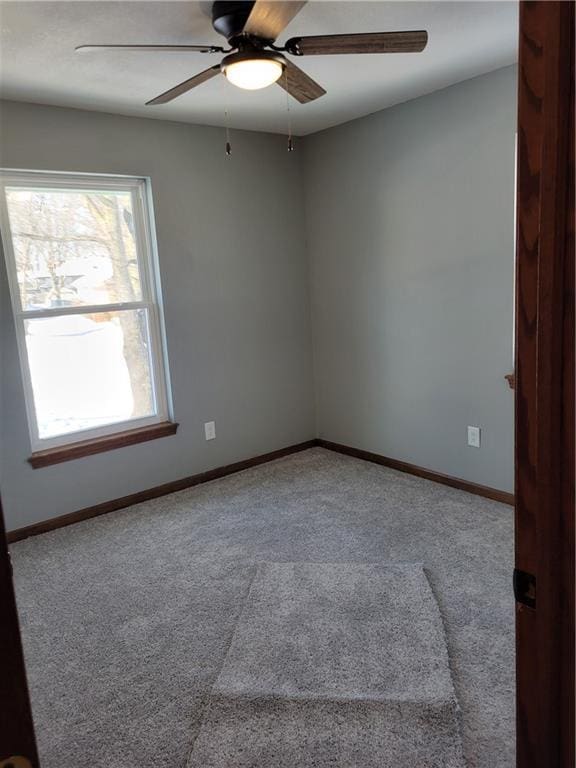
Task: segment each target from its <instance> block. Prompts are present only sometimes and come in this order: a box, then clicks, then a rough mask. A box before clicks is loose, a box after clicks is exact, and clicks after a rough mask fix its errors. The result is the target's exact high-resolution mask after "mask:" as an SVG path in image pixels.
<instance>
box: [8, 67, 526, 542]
mask: <svg viewBox="0 0 576 768" xmlns="http://www.w3.org/2000/svg"><path fill="white" fill-rule="evenodd" d="M515 97H516V71H515V69H514V68H507V69H503V70H499V71H497V72H494V73H491V74H489V75H486V76H483V77H479V78H476V79H474V80H470V81H467V82H464V83H461V84H459V85H456V86H454V87H452V88H448V89H446V90H443V91H439V92H437V93H434V94H432V95H430V96H426V97H423V98H421V99H417V100H415V101H412V102H408V103H406V104H402V105H400V106H397V107H394V108H392V109H388V110H385V111H384V112H380V113H378V114H375V115H372V116H370V117H366V118H363V119H361V120H357V121H354V122H352V123H349V124H347V125H344V126H340V127H338V128H334V129H331V130H329V131H325V132H323V133H320V134H316V135H315V136H311V137H308V138H306V139H305V140H304V141H303V142H301V144H300V149H301V150H302V149H303V151H299V152H295V153H292V154H288V153H287V152H286V150H285V141H284V139H283V138H282V137H280V136H271V135H267V134H255V133H248V132H234V134H233V144H234V154H233V156H232V158H231V159H226V158H225V157H224V155H223V139H224V136H223V131H222V130H220V129H212V128H203V127H193V126H187V125H183V124H177V123H169V122H160V121H157V120H142V119H135V118H126V117H119V116H113V115H105V114H100V113H96V112H83V111H79V110H69V109H60V108H53V107H43V106H36V105H30V104H19V103H13V102H12V103H11V102H5V103H3V104H2V108H1V110H0V129H1V135H0V139H1V143H2V155H1V157H0V164H1V165H2V166H4V167H12V168H30V169H52V170H69V171H84V172H98V173H127V174H134V175H146V176H150V177H151V179H152V190H153V196H154V205H155V214H156V225H157V233H158V246H159V254H160V271H161V279H162V287H163V293H164V296H165V297H166V306H165V319H166V329H167V336H168V354H169V359H170V372H171V378H172V389H173V396H174V405H175V418H176V419H177V420H178V421H179V423H180V429H179V431H178V434H177V435H176V436H174V437H167V438H163V439H161V440H157V441H153V442H150V443H143V444H141V445H137V446H132V447H129V448H123V449H120V450H118V451H113V452H111V453H105V454H100V455H97V456H92V457H87V458H84V459H80V460H77V461H75V462H72V463H66V464H60V465H55V466H53V467H48V468H44V469H38V470H32V469H31V468H30V466H29V465H28V463H27V461H26V459H27V458H28V456H29V454H30V446H29V442H28V431H27V429H26V415H25V410H24V402H23V394H22V384H21V381H20V373H19V365H18V359H17V351H16V345H15V340H14V333H13V323H12V318H11V311H10V303H9V297H8V289H7V285H6V279H5V274H4V272H3V271H1V270H3V265H2V266H0V283H1V285H0V322H1V329H2V333H1V339H0V341H1V344H0V351H1V353H2V357H1V359H0V364H1V374H2V375H1V378H0V385H1V386H0V391H2V399H1V406H2V413H1V414H0V416H1V431H0V437H1V438H2V452H3V455H2V456H1V457H0V458H1V466H2V477H1V487H2V496H3V501H4V506H5V514H6V518H7V524H8V527H9V528H10V529H11V528H17V527H20V526H24V525H28V524H30V523H33V522H36V521H38V520H43V519H47V518H50V517H54V516H57V515H62V514H65V513H67V512H71V511H74V510H76V509H81V508H83V507H86V506H89V505H92V504H96V503H99V502H102V501H106V500H108V499H113V498H117V497H119V496H123V495H126V494H129V493H133V492H135V491H139V490H142V489H144V488H148V487H152V486H155V485H158V484H160V483H165V482H169V481H170V480H175V479H178V478H180V477H184V476H186V475H189V474H193V473H196V472H200V471H203V470H205V469H209V468H212V467H216V466H221V465H223V464H227V463H230V462H233V461H236V460H239V459H242V458H246V457H249V456H254V455H256V454H258V453H264V452H266V451H270V450H274V449H276V448H280V447H283V446H286V445H290V444H293V443H297V442H300V441H303V440H306V439H309V438H311V437H313V436H314V435H316V434H317V435H319V436H321V437H324V438H326V439H328V440H333V441H335V442H341V443H345V444H348V445H352V446H355V447H357V448H363V449H365V450H371V451H375V452H378V453H382V454H384V455H387V456H390V457H393V458H396V459H401V460H405V461H409V462H413V463H415V464H418V465H421V466H424V467H428V468H430V469H433V470H436V471H439V472H443V473H445V474H450V475H454V476H457V477H461V478H464V479H467V480H470V481H473V482H478V483H482V484H485V485H489V486H492V487H495V488H500V489H502V490H512V486H513V396H512V393H511V391H510V390H509V389H508V387H507V385H506V383H505V381H504V379H503V377H504V375H505V374H506V373H508V372H510V370H511V367H512V295H513V251H514V241H513V229H514V222H513V220H514V211H513V182H514V135H515V122H516V104H515ZM302 167H303V171H304V173H303V174H302V173H301V170H302ZM259 182H262V183H261V184H260V183H259ZM304 200H305V207H306V215H305V213H304ZM307 253H308V258H307ZM0 261H2V262H3V260H0ZM310 285H311V292H312V320H313V324H312V326H313V327H311V324H310V297H309V295H308V294H309V290H310ZM312 339H313V346H314V378H315V401H316V402H315V404H314V392H313V384H312V343H311V342H312ZM314 414H315V415H316V424H315V423H314ZM210 420H215V421H216V430H217V439H216V440H214V441H211V442H206V441H205V440H204V434H203V423H204V422H205V421H210ZM468 424H471V425H478V426H480V427H481V428H482V447H481V448H480V449H474V448H468V447H467V446H466V426H467V425H468Z"/></svg>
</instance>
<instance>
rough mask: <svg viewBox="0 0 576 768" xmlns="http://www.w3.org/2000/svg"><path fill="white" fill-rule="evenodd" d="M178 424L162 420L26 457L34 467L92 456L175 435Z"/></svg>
mask: <svg viewBox="0 0 576 768" xmlns="http://www.w3.org/2000/svg"><path fill="white" fill-rule="evenodd" d="M177 429H178V424H176V423H174V422H173V421H163V422H162V423H161V424H151V425H149V426H147V427H138V429H126V430H124V431H123V432H116V433H115V434H113V435H106V436H105V437H95V438H93V439H92V440H81V441H79V442H77V443H68V444H67V445H62V446H58V447H57V448H47V449H46V450H45V451H37V452H36V453H33V454H32V456H30V458H29V459H28V462H29V463H30V464H32V466H33V467H34V469H40V467H49V466H50V465H51V464H60V463H61V462H63V461H73V460H74V459H81V458H82V457H84V456H92V455H93V454H95V453H104V452H105V451H114V450H116V449H117V448H124V447H125V446H127V445H136V443H146V442H147V441H148V440H157V439H158V438H159V437H168V435H175V434H176V430H177Z"/></svg>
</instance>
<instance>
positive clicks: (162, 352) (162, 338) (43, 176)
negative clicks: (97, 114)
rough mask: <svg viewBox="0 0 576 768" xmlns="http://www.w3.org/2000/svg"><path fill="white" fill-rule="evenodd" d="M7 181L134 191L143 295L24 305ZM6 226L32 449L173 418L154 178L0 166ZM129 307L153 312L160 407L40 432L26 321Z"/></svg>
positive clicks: (1, 221) (2, 224)
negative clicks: (88, 425) (29, 307)
mask: <svg viewBox="0 0 576 768" xmlns="http://www.w3.org/2000/svg"><path fill="white" fill-rule="evenodd" d="M6 187H10V188H14V187H23V188H25V189H52V190H67V189H74V190H79V191H81V190H95V191H98V190H101V191H104V190H113V191H122V192H128V193H129V194H130V196H131V201H132V212H133V215H134V223H135V226H134V232H135V235H134V237H135V243H136V254H137V260H138V270H139V275H140V285H141V294H142V299H141V300H140V301H133V302H119V303H111V304H93V305H83V306H78V307H54V308H48V309H39V310H36V309H34V310H25V309H23V308H22V302H21V296H20V289H19V286H18V277H17V269H16V259H15V256H14V249H13V243H12V233H11V230H10V218H9V215H8V204H7V200H6ZM0 229H1V232H2V242H3V247H4V259H5V263H6V271H7V275H8V285H9V289H10V296H11V300H12V310H13V314H14V322H15V328H16V339H17V344H18V353H19V358H20V369H21V372H22V381H23V386H24V397H25V402H26V412H27V417H28V428H29V432H30V443H31V447H32V452H33V453H35V452H37V451H43V450H48V449H50V448H57V447H61V446H66V445H73V444H74V443H78V442H81V441H85V440H91V439H94V438H98V437H106V436H111V435H116V434H121V433H123V432H126V431H127V430H133V429H138V428H141V427H146V426H152V425H155V424H161V423H164V422H167V421H170V420H171V417H172V404H171V400H170V387H169V372H168V360H167V355H166V333H165V328H164V318H163V312H162V294H161V290H160V276H159V269H158V253H157V248H156V240H155V230H154V219H153V208H152V194H151V188H150V180H149V179H148V178H146V177H136V176H117V175H103V174H79V173H65V172H59V171H54V172H44V171H20V170H10V169H8V170H4V169H0ZM126 309H145V310H147V312H148V332H149V338H150V370H151V373H152V387H153V394H154V402H155V404H156V413H155V414H154V415H152V416H148V417H145V418H139V419H127V420H125V421H119V422H118V421H117V422H115V423H114V424H107V425H102V426H99V427H92V428H88V429H82V430H77V431H75V432H69V433H67V434H65V435H57V436H55V437H50V438H40V436H39V433H38V422H37V418H36V409H35V405H34V393H33V390H32V378H31V375H30V366H29V362H28V352H27V349H26V333H25V321H26V320H29V319H37V318H46V317H55V316H56V317H57V316H62V315H75V314H78V315H82V314H92V313H100V312H113V311H118V310H126Z"/></svg>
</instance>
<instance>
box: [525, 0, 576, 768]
mask: <svg viewBox="0 0 576 768" xmlns="http://www.w3.org/2000/svg"><path fill="white" fill-rule="evenodd" d="M518 95H519V103H518V207H517V284H516V302H517V304H516V324H517V325H516V351H517V361H516V373H517V376H516V569H517V570H516V572H515V576H516V586H517V603H516V655H517V658H516V669H517V768H572V767H573V766H574V3H573V2H546V1H542V2H540V1H537V2H522V3H521V4H520V49H519V80H518Z"/></svg>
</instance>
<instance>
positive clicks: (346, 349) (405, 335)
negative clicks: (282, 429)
mask: <svg viewBox="0 0 576 768" xmlns="http://www.w3.org/2000/svg"><path fill="white" fill-rule="evenodd" d="M515 99H516V70H515V68H513V67H510V68H506V69H502V70H499V71H497V72H493V73H491V74H489V75H485V76H483V77H479V78H476V79H474V80H469V81H467V82H464V83H461V84H459V85H456V86H453V87H451V88H447V89H446V90H443V91H439V92H437V93H434V94H432V95H430V96H426V97H423V98H420V99H417V100H414V101H411V102H408V103H405V104H402V105H400V106H397V107H394V108H392V109H388V110H385V111H383V112H380V113H377V114H375V115H371V116H369V117H366V118H363V119H361V120H356V121H354V122H351V123H348V124H347V125H344V126H340V127H337V128H334V129H331V130H328V131H326V132H323V133H319V134H316V135H314V136H313V137H311V138H309V139H307V140H306V157H305V169H306V192H307V207H306V211H307V238H308V249H309V256H310V259H311V275H312V318H313V329H314V367H315V382H316V414H317V431H318V434H319V436H321V437H323V438H326V439H328V440H332V441H335V442H340V443H345V444H348V445H352V446H354V447H357V448H363V449H365V450H369V451H375V452H377V453H381V454H384V455H386V456H390V457H393V458H395V459H401V460H404V461H408V462H412V463H415V464H418V465H420V466H423V467H427V468H430V469H433V470H436V471H439V472H443V473H445V474H450V475H454V476H457V477H461V478H465V479H466V480H470V481H474V482H478V483H482V484H485V485H489V486H492V487H495V488H499V489H502V490H506V491H510V490H512V487H513V395H512V392H511V390H509V388H508V387H507V384H506V382H505V381H504V378H503V377H504V375H505V374H507V373H509V372H510V371H511V368H512V344H513V342H512V325H513V308H512V307H513V300H512V297H513V271H514V255H513V254H514V209H513V200H514V142H515V126H516V103H515ZM467 425H475V426H480V427H481V428H482V446H481V448H480V449H476V448H469V447H467V445H466V427H467Z"/></svg>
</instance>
